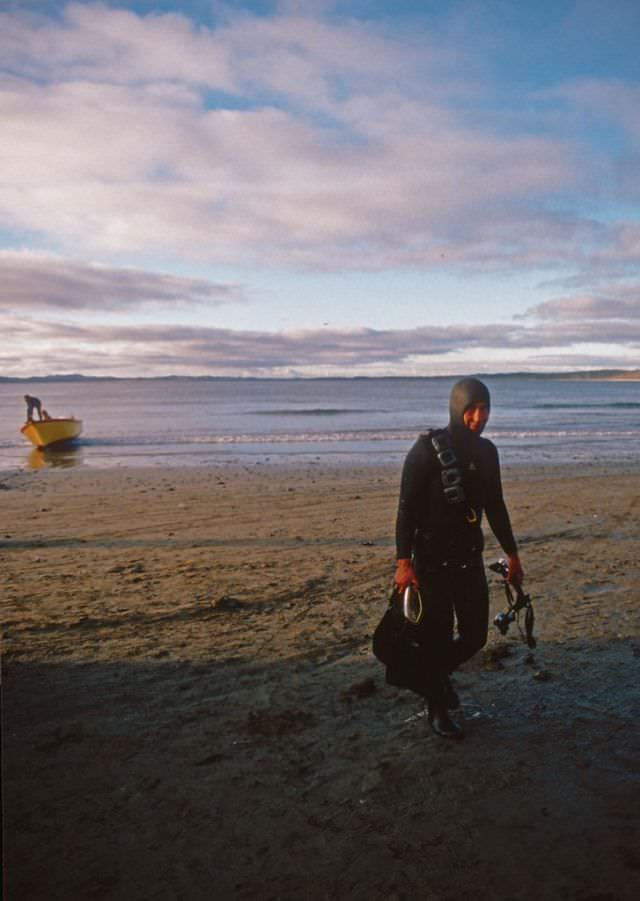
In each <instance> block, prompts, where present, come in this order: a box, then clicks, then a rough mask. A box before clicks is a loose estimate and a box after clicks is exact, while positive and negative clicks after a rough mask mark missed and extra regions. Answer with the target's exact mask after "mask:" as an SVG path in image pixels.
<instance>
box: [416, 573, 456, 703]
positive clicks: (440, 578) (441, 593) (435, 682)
mask: <svg viewBox="0 0 640 901" xmlns="http://www.w3.org/2000/svg"><path fill="white" fill-rule="evenodd" d="M418 580H419V582H420V586H421V591H422V600H423V604H424V619H423V621H422V623H421V627H420V628H421V639H420V644H421V649H422V661H423V667H424V676H425V690H424V695H425V697H426V698H427V700H428V701H429V702H430V703H432V704H433V703H435V704H438V703H442V702H443V701H444V677H445V676H446V675H447V674H448V672H449V662H450V659H451V656H452V653H453V623H454V617H453V611H454V597H455V594H454V590H453V589H454V584H453V582H452V580H451V578H450V574H449V573H448V572H447V571H446V570H444V569H442V568H440V567H438V568H437V569H422V568H420V569H419V570H418Z"/></svg>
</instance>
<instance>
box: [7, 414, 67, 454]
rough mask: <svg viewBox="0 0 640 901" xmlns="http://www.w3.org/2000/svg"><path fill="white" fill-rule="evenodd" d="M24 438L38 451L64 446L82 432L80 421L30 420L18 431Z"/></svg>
mask: <svg viewBox="0 0 640 901" xmlns="http://www.w3.org/2000/svg"><path fill="white" fill-rule="evenodd" d="M20 431H21V432H22V434H23V435H24V437H25V438H26V439H27V440H28V441H30V442H31V443H32V444H33V445H34V447H37V448H38V450H42V448H44V447H52V446H53V445H56V444H66V443H67V442H69V441H73V440H74V439H76V438H78V436H79V435H80V434H81V432H82V420H81V419H74V418H73V417H72V418H71V419H43V420H32V419H30V420H29V421H28V422H25V424H24V425H23V426H22V428H21V429H20Z"/></svg>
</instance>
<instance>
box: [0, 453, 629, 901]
mask: <svg viewBox="0 0 640 901" xmlns="http://www.w3.org/2000/svg"><path fill="white" fill-rule="evenodd" d="M504 482H505V492H506V495H507V500H508V503H509V506H510V509H511V512H512V519H513V523H514V529H515V532H516V535H517V537H518V539H519V541H520V545H521V555H522V559H523V563H524V565H525V568H526V572H527V583H526V587H527V589H528V591H529V592H530V593H531V596H532V599H533V602H534V608H535V612H536V635H537V638H538V646H537V648H536V649H535V651H533V652H531V651H530V650H529V649H528V648H527V647H526V645H525V644H524V643H523V642H522V641H521V640H520V637H519V634H518V630H517V628H515V627H514V626H512V627H511V629H510V631H509V634H508V635H507V636H506V637H504V638H503V637H502V636H500V635H499V633H497V631H496V630H495V629H493V628H492V629H491V634H490V639H489V643H488V645H487V648H486V649H485V651H484V652H481V653H480V654H478V655H477V656H476V657H475V658H474V659H473V660H472V661H470V662H469V663H468V664H467V665H466V666H465V667H464V668H463V669H462V670H461V671H460V672H459V674H458V675H457V677H456V682H457V686H458V690H459V693H460V695H461V700H462V708H461V710H460V711H459V713H458V719H459V722H461V724H463V725H464V728H465V730H466V733H467V734H466V737H465V739H464V740H463V741H462V742H459V743H455V742H448V741H446V740H443V739H441V738H438V737H437V736H435V735H433V734H432V733H431V732H430V730H429V727H428V725H427V723H426V721H425V717H424V715H423V714H422V710H421V705H420V703H419V700H418V699H417V698H416V696H414V695H411V694H410V693H408V692H402V691H399V690H397V689H394V688H392V687H390V686H387V685H386V684H385V681H384V670H383V668H382V667H381V665H380V664H378V663H377V661H376V660H375V658H373V656H372V654H371V650H370V639H371V633H372V631H373V629H374V627H375V625H376V623H377V621H378V620H379V618H380V616H381V615H382V612H383V610H384V607H385V604H386V598H387V596H388V592H389V588H390V583H391V578H392V574H393V561H394V549H393V543H392V535H393V527H394V519H395V507H396V498H397V485H398V472H397V471H396V469H370V468H360V469H351V470H347V469H344V468H342V469H338V468H328V467H325V466H323V465H320V464H318V465H308V466H306V467H305V468H301V469H298V470H284V469H281V468H278V467H276V466H270V465H262V466H259V465H256V466H252V467H247V468H244V469H243V468H240V467H231V466H229V467H220V468H215V469H214V468H210V469H206V470H194V469H181V470H178V469H153V470H152V469H149V470H146V469H119V470H112V471H96V470H90V469H88V468H78V469H68V470H61V469H58V470H40V471H37V472H20V473H5V474H4V475H0V509H1V511H2V520H1V525H0V564H1V565H0V590H1V592H2V595H1V596H2V606H3V614H2V621H3V626H4V628H3V661H2V663H3V682H2V693H3V696H2V700H3V707H2V716H3V723H2V725H3V803H4V856H5V896H6V898H7V899H9V901H24V899H29V901H38V899H47V901H52V899H65V901H67V899H93V898H100V899H118V901H134V899H135V901H143V899H144V901H147V899H163V901H164V899H166V901H175V899H177V898H181V899H216V901H226V899H260V901H267V899H287V901H288V899H291V901H300V899H311V901H315V899H318V901H325V899H353V901H356V899H357V901H378V899H380V901H383V899H384V901H389V899H395V901H400V899H406V901H414V899H428V901H454V899H455V901H459V899H475V901H477V899H494V901H495V899H505V901H506V899H522V901H528V899H533V898H535V899H536V901H558V899H566V901H573V899H576V901H577V899H580V901H626V899H631V898H635V897H636V896H637V892H638V886H639V884H640V855H639V853H638V849H639V848H640V841H639V835H638V810H639V809H640V797H639V794H640V793H639V791H638V789H639V776H638V773H639V767H638V763H639V760H638V747H639V745H638V737H639V736H638V726H637V723H638V718H639V714H640V708H639V703H638V689H637V685H638V665H639V663H640V638H639V635H640V632H639V619H640V615H639V612H638V610H639V603H638V602H639V600H640V598H639V594H640V592H639V589H638V584H639V575H640V573H639V564H638V537H639V534H638V533H639V522H638V497H639V493H640V492H639V487H640V474H639V473H638V471H635V472H626V473H625V472H613V473H607V474H606V473H605V472H604V471H601V470H598V469H595V468H591V469H588V470H584V471H580V472H579V473H578V474H576V473H575V472H569V471H563V470H561V469H558V470H552V469H546V470H533V469H532V470H530V471H529V472H525V471H522V470H513V471H511V472H506V473H505V475H504ZM498 556H500V552H499V549H498V548H497V546H496V544H495V541H494V540H493V538H492V536H491V535H490V534H488V535H487V549H486V553H485V558H486V560H487V562H491V561H492V560H495V559H497V558H498ZM491 578H492V579H493V580H494V581H493V587H492V615H494V614H495V613H496V612H498V611H499V610H502V609H504V607H505V603H504V594H503V593H502V590H501V588H500V585H499V584H498V580H497V577H493V576H492V577H491Z"/></svg>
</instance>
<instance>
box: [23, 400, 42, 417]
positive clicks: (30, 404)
mask: <svg viewBox="0 0 640 901" xmlns="http://www.w3.org/2000/svg"><path fill="white" fill-rule="evenodd" d="M24 400H25V403H26V405H27V420H29V419H33V413H34V411H37V413H38V419H40V420H42V403H41V402H40V398H38V397H32V396H31V395H30V394H25V396H24Z"/></svg>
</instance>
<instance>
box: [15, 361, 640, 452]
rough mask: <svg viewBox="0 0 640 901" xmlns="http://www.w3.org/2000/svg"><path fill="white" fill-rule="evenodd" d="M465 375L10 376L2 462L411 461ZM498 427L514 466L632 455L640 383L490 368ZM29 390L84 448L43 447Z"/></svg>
mask: <svg viewBox="0 0 640 901" xmlns="http://www.w3.org/2000/svg"><path fill="white" fill-rule="evenodd" d="M454 381H455V380H454V379H317V380H287V381H283V380H269V379H264V380H243V379H219V380H211V381H207V380H199V379H187V378H184V379H183V378H181V379H169V380H167V379H164V380H163V379H147V380H120V381H98V382H92V381H86V382H85V381H81V382H19V383H0V468H2V469H5V470H6V469H13V468H16V467H20V468H21V467H30V466H41V465H48V466H56V465H59V466H65V465H88V466H96V467H111V466H122V465H145V466H148V465H209V464H211V465H215V464H219V463H220V464H221V463H243V462H246V463H257V462H266V461H269V462H271V463H278V462H281V463H292V462H303V461H308V460H322V461H323V462H333V463H336V464H341V463H353V462H358V463H360V464H367V463H372V464H380V463H398V464H400V463H401V461H402V459H403V458H404V455H405V453H406V451H407V450H408V448H409V447H410V446H411V444H412V442H413V440H414V439H415V436H416V435H417V434H418V433H419V432H420V431H422V430H424V429H426V428H428V427H431V426H441V425H445V424H446V421H447V418H448V416H447V407H448V396H449V391H450V388H451V385H452V384H453V382H454ZM485 381H486V383H487V385H488V386H489V388H490V390H491V394H492V412H491V419H490V422H489V425H488V427H487V430H486V433H485V434H486V435H487V437H489V438H491V439H492V440H493V441H494V442H495V443H496V444H497V446H498V448H499V450H500V454H501V459H502V462H503V466H517V465H520V464H523V463H527V464H530V463H536V462H537V463H548V464H554V463H558V464H563V463H567V462H571V461H573V462H576V463H607V462H611V463H612V464H613V463H615V464H620V463H622V464H624V463H632V462H635V461H636V460H637V457H638V443H639V442H638V439H639V438H640V384H639V383H637V382H611V381H609V382H607V381H582V380H576V381H570V380H565V379H524V378H515V377H510V378H502V377H493V378H486V379H485ZM25 393H28V394H35V395H36V396H38V397H40V398H41V399H42V401H43V404H44V406H45V407H46V408H47V409H48V410H49V412H50V413H51V415H52V416H65V415H70V414H73V415H75V416H77V417H79V418H81V419H82V420H83V421H84V432H83V435H82V438H81V439H80V441H79V443H78V445H77V447H76V448H75V449H74V450H73V451H65V452H58V453H56V452H53V451H52V452H48V453H45V454H43V453H41V452H37V451H35V450H32V449H31V448H30V446H29V445H28V444H27V443H26V442H25V441H24V439H23V438H22V436H21V435H20V432H19V428H20V426H21V425H22V423H23V421H24V415H25V406H24V402H23V400H22V397H23V395H24V394H25Z"/></svg>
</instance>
